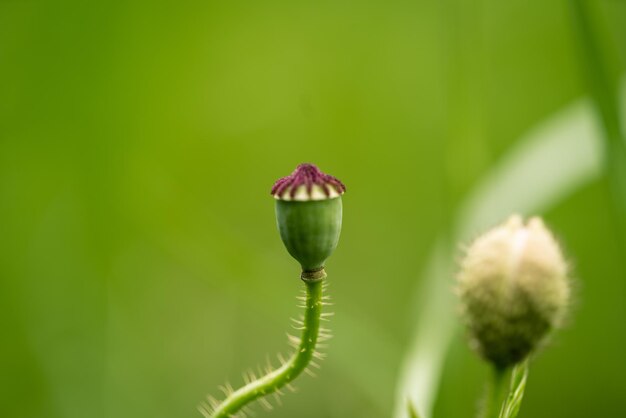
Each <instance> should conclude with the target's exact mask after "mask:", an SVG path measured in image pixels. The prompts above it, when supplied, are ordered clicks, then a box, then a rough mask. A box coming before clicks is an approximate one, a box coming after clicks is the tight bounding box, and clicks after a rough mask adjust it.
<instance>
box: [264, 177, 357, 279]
mask: <svg viewBox="0 0 626 418" xmlns="http://www.w3.org/2000/svg"><path fill="white" fill-rule="evenodd" d="M345 190H346V188H345V186H344V185H343V183H341V182H340V181H339V180H338V179H336V178H335V177H333V176H330V175H328V174H324V173H322V172H321V171H320V170H319V169H318V168H317V167H316V166H315V165H313V164H300V165H299V166H298V167H297V168H296V169H295V171H294V172H293V173H291V175H289V176H287V177H283V178H281V179H279V180H278V181H277V182H276V183H275V184H274V187H272V192H271V193H272V195H273V196H274V198H275V199H276V221H277V224H278V230H279V232H280V237H281V239H282V241H283V243H284V244H285V247H286V248H287V251H289V254H291V256H292V257H293V258H295V259H296V260H298V262H299V263H300V264H301V266H302V271H303V272H304V273H303V278H305V279H307V278H308V279H317V278H318V277H317V276H316V274H315V272H317V271H320V275H321V276H323V274H324V273H323V267H324V263H325V262H326V259H327V258H328V257H330V255H331V254H332V253H333V251H334V250H335V248H336V247H337V243H338V242H339V234H340V233H341V212H342V205H341V195H342V194H343V193H344V192H345ZM309 276H310V277H309Z"/></svg>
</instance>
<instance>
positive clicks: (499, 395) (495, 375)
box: [480, 367, 506, 418]
mask: <svg viewBox="0 0 626 418" xmlns="http://www.w3.org/2000/svg"><path fill="white" fill-rule="evenodd" d="M505 376H506V369H501V368H497V367H494V368H493V370H492V373H491V378H490V380H489V384H488V385H487V393H485V400H484V401H483V407H482V411H481V412H480V418H498V417H499V416H500V409H501V405H502V401H503V397H504V387H505V385H504V381H505Z"/></svg>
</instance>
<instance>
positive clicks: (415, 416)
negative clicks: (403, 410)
mask: <svg viewBox="0 0 626 418" xmlns="http://www.w3.org/2000/svg"><path fill="white" fill-rule="evenodd" d="M407 408H408V410H409V418H420V416H419V415H418V414H417V411H416V410H415V407H414V406H413V403H412V402H411V401H409V402H408V404H407Z"/></svg>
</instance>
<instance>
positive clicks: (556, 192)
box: [394, 99, 602, 418]
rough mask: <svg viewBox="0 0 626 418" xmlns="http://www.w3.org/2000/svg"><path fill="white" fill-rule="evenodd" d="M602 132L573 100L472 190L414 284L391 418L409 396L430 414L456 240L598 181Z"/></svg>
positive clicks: (449, 310)
mask: <svg viewBox="0 0 626 418" xmlns="http://www.w3.org/2000/svg"><path fill="white" fill-rule="evenodd" d="M601 135H602V134H601V131H600V128H599V126H598V125H597V122H596V119H595V118H594V114H593V108H592V105H591V103H590V102H589V100H583V99H581V100H578V101H577V102H575V103H574V104H572V105H570V106H568V107H566V108H564V109H563V110H562V111H560V112H558V113H557V114H555V115H553V116H552V117H550V118H548V119H547V120H546V121H544V122H543V123H541V124H540V125H539V126H537V127H536V128H535V129H532V130H531V131H530V132H529V133H528V135H526V136H524V137H522V138H521V139H520V140H519V141H518V143H517V145H516V146H515V147H514V148H513V149H512V150H511V151H510V152H509V153H508V155H507V156H505V158H503V159H502V161H501V162H500V163H499V164H498V165H496V166H495V167H494V168H493V169H492V170H491V171H490V172H489V173H488V175H487V176H486V177H485V178H484V179H483V181H482V182H480V183H479V184H478V186H477V187H476V188H475V189H474V191H473V193H472V194H471V195H470V196H469V198H468V199H467V201H466V202H465V204H464V205H463V206H462V207H461V209H460V210H459V212H458V213H457V217H456V221H455V228H454V229H453V231H452V232H451V233H450V234H445V233H444V234H442V235H441V238H440V239H439V240H438V242H437V243H436V245H435V246H434V248H433V250H432V252H431V256H430V261H429V264H428V265H427V266H426V268H425V270H424V272H423V274H422V280H420V281H419V285H418V286H417V288H416V289H415V293H414V294H415V296H414V303H412V306H416V307H418V308H419V312H415V313H413V314H411V315H410V316H409V317H411V318H419V321H418V323H417V326H416V328H415V334H414V337H413V340H412V343H411V345H410V346H409V347H408V349H407V351H406V354H405V357H404V361H403V364H402V368H401V370H402V372H401V375H400V376H399V379H398V383H397V388H396V408H395V413H394V416H395V417H396V418H406V417H407V416H408V415H407V410H406V402H407V399H409V400H410V401H411V403H412V404H413V405H414V406H415V408H416V410H417V411H419V413H420V416H421V417H422V418H429V417H430V416H431V414H432V409H433V406H434V403H435V400H436V394H437V390H438V386H439V381H440V377H441V372H442V368H443V364H444V361H445V358H446V355H447V352H448V348H449V345H450V343H451V341H452V338H453V336H454V334H455V332H457V325H456V324H457V320H456V317H455V313H454V305H455V300H454V298H453V295H452V291H451V288H452V286H453V282H452V278H453V274H454V265H453V260H454V259H455V254H456V245H457V244H458V243H459V242H466V241H468V240H469V239H470V238H471V237H473V236H475V235H476V234H477V233H478V232H480V231H481V230H483V229H485V228H487V227H488V226H491V225H493V224H495V223H497V222H498V221H501V220H502V219H503V218H505V217H506V216H508V215H509V214H511V213H512V212H517V213H520V214H531V213H540V212H543V211H545V210H547V209H549V208H551V207H553V206H554V205H556V204H557V203H559V202H560V201H562V200H563V199H565V198H566V197H568V196H569V195H570V194H571V193H573V192H574V191H576V190H577V189H578V188H580V187H581V186H583V185H585V184H587V183H589V182H591V181H592V180H594V179H597V178H598V177H599V176H600V173H601V171H602V150H601V143H602V142H601ZM564 155H567V158H566V159H564V158H563V156H564ZM529 185H532V187H528V186H529ZM447 236H449V237H451V238H450V241H448V240H446V238H445V237H447ZM433 318H436V320H433Z"/></svg>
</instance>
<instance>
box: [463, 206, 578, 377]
mask: <svg viewBox="0 0 626 418" xmlns="http://www.w3.org/2000/svg"><path fill="white" fill-rule="evenodd" d="M458 291H459V296H460V300H461V308H462V314H463V317H464V319H465V322H466V324H467V326H468V329H469V334H470V337H471V338H472V342H473V345H474V346H475V347H476V349H477V350H478V351H479V353H480V354H481V355H482V356H483V357H484V358H485V359H487V360H488V361H489V362H491V363H492V364H494V366H496V367H497V368H500V369H503V368H506V367H509V366H511V365H514V364H516V363H518V362H520V361H521V360H523V359H524V358H525V357H526V356H527V355H528V354H529V353H530V352H531V351H533V350H534V349H535V348H536V347H537V346H538V344H540V343H541V341H542V340H543V339H544V337H545V336H546V335H547V334H548V333H549V331H550V330H552V329H553V328H555V327H556V326H558V325H559V324H560V322H561V321H562V319H563V316H564V315H565V312H566V309H567V306H568V301H569V296H570V286H569V280H568V278H567V264H566V262H565V260H564V258H563V255H562V253H561V250H560V248H559V245H558V244H557V242H556V240H555V239H554V237H553V236H552V234H551V233H550V231H549V230H548V229H546V227H545V226H544V224H543V222H542V221H541V220H540V219H539V218H532V219H530V221H529V222H528V223H527V225H524V223H523V221H522V218H521V217H519V216H512V217H511V218H510V219H509V220H508V221H507V222H506V223H505V224H503V225H501V226H499V227H496V228H494V229H492V230H491V231H489V232H487V233H486V234H484V235H483V236H481V237H479V238H478V239H477V240H476V241H474V243H473V244H472V245H471V246H470V247H469V248H468V250H467V254H466V256H465V258H464V260H463V261H462V264H461V271H460V273H459V275H458Z"/></svg>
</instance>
